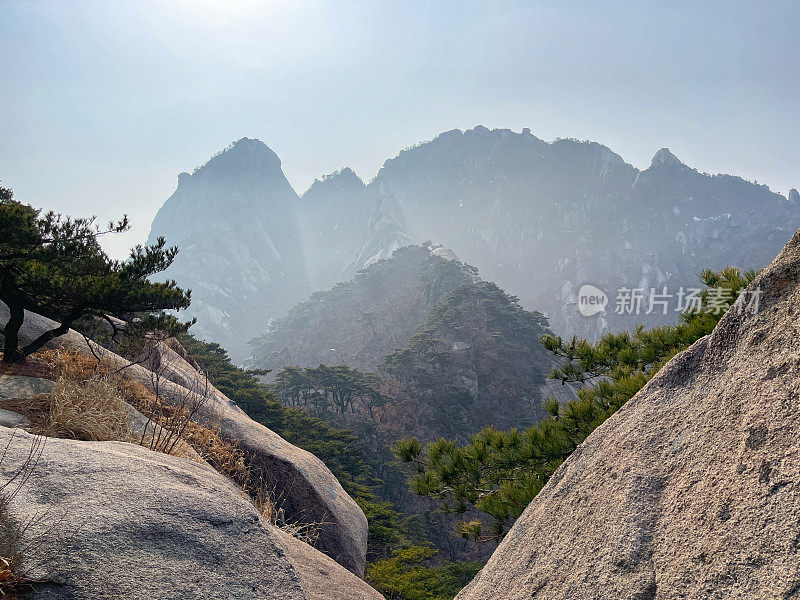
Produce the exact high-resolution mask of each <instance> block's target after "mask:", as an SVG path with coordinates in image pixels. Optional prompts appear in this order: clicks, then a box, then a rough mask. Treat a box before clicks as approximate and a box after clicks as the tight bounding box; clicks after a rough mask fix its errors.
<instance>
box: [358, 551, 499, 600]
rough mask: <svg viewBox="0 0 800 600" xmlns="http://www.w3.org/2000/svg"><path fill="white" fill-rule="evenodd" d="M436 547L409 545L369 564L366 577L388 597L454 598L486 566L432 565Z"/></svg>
mask: <svg viewBox="0 0 800 600" xmlns="http://www.w3.org/2000/svg"><path fill="white" fill-rule="evenodd" d="M435 555H436V550H434V549H432V548H429V547H427V546H407V547H404V548H401V549H399V550H396V551H395V552H394V553H393V554H392V556H391V557H390V558H387V559H384V560H381V561H378V562H376V563H373V564H370V565H368V566H367V575H366V580H367V582H369V583H370V585H372V586H373V587H374V588H375V589H377V590H378V591H379V592H381V593H382V594H383V595H384V597H385V598H386V599H387V600H451V599H452V598H453V597H454V596H455V595H456V594H457V593H458V592H459V591H461V589H462V588H463V587H464V586H466V585H467V584H468V583H469V582H470V581H472V578H473V577H475V575H476V574H477V573H478V571H480V570H481V568H482V567H483V564H484V563H483V562H482V561H469V562H467V561H458V562H449V561H448V562H445V563H443V564H440V565H433V564H432V561H431V559H432V558H433V557H434V556H435Z"/></svg>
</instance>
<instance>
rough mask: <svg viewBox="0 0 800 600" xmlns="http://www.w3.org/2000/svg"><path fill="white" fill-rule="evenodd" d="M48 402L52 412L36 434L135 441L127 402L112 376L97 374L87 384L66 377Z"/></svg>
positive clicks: (78, 438)
mask: <svg viewBox="0 0 800 600" xmlns="http://www.w3.org/2000/svg"><path fill="white" fill-rule="evenodd" d="M40 398H41V397H40ZM44 400H45V401H46V402H47V403H48V404H49V406H48V408H49V413H48V416H47V419H46V421H45V422H44V423H42V424H41V425H39V426H38V427H35V428H34V433H38V434H40V435H44V436H47V437H60V438H72V439H76V440H91V441H98V442H105V441H115V440H116V441H122V442H129V441H132V440H133V436H132V434H131V430H130V427H129V426H128V413H127V412H126V410H125V403H124V402H123V400H122V398H120V397H119V389H118V386H117V385H115V384H114V383H113V382H112V381H109V379H108V377H105V376H102V375H93V376H92V377H90V378H89V379H87V380H86V381H76V380H74V379H71V378H68V377H66V376H64V375H62V376H61V377H60V378H59V380H58V382H57V384H56V389H55V390H53V393H52V394H48V395H47V396H44Z"/></svg>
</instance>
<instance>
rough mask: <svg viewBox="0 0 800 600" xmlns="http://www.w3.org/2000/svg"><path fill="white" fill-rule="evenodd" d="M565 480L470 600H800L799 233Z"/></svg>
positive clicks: (527, 518)
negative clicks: (748, 298)
mask: <svg viewBox="0 0 800 600" xmlns="http://www.w3.org/2000/svg"><path fill="white" fill-rule="evenodd" d="M750 289H751V290H756V289H761V290H762V292H763V296H762V297H761V299H760V306H759V309H760V310H759V312H758V313H757V314H755V315H754V314H749V313H747V312H744V313H742V314H739V312H738V311H737V310H736V309H735V308H734V309H732V310H731V311H729V312H728V314H727V315H726V316H725V317H724V318H723V319H722V320H721V321H720V323H719V324H718V325H717V327H716V329H715V330H714V331H713V332H712V333H711V335H710V336H707V337H706V338H703V339H701V340H699V341H698V342H696V343H695V344H694V345H693V346H692V347H691V348H689V349H688V350H686V351H685V352H683V353H682V354H680V355H678V356H677V357H676V358H675V359H673V360H672V361H670V362H669V363H668V364H667V365H666V366H665V367H664V368H663V369H662V370H661V372H660V373H659V374H658V375H657V376H656V377H654V378H653V379H652V380H651V381H650V383H649V384H648V385H647V386H645V387H644V388H643V389H642V390H641V391H640V392H639V393H638V394H637V395H636V396H635V397H634V398H633V399H631V400H630V401H629V402H628V403H627V404H626V405H625V406H624V407H623V408H622V409H621V410H620V411H619V412H618V413H617V414H616V415H614V416H613V417H611V418H610V419H609V420H608V421H606V422H605V423H604V424H603V425H601V426H600V427H599V428H598V429H597V430H596V431H595V432H594V433H592V435H591V436H590V437H589V438H588V439H587V440H586V441H585V442H584V443H583V444H582V445H581V446H580V447H579V448H578V449H577V450H576V451H575V452H574V453H573V455H572V456H571V457H570V458H569V459H568V460H567V461H566V462H565V463H564V464H563V465H562V467H561V468H560V469H559V470H558V471H557V472H556V473H555V474H554V475H553V477H552V479H551V480H550V482H549V483H548V484H547V486H545V488H544V489H543V490H542V492H541V493H540V494H539V495H538V496H537V497H536V499H535V500H534V501H533V502H532V503H531V504H530V506H528V508H527V509H526V510H525V512H524V513H523V515H522V516H521V517H520V518H519V520H518V521H517V523H516V524H515V525H514V527H513V528H512V530H511V531H510V532H509V534H508V536H507V537H506V538H505V539H504V540H503V542H502V543H501V544H500V546H499V547H498V549H497V550H496V552H495V553H494V555H493V556H492V558H491V559H490V561H489V562H488V564H487V565H486V567H485V568H484V569H483V570H482V571H481V572H480V573H479V574H478V575H477V577H476V578H475V580H474V581H473V582H472V583H471V584H470V585H469V586H467V587H466V588H465V589H464V590H463V591H462V592H461V593H460V594H459V595H458V600H521V599H523V598H525V599H528V600H530V599H531V598H533V599H535V600H545V599H552V600H563V599H566V598H570V599H579V598H580V599H582V600H589V599H598V600H599V599H611V598H613V599H615V600H617V599H619V600H634V599H637V600H647V599H658V600H668V599H669V600H672V599H676V600H677V599H687V600H689V599H692V600H694V599H697V598H704V599H719V600H722V599H728V598H737V599H753V600H756V599H762V598H781V599H789V598H798V597H800V516H799V515H800V438H799V437H798V431H800V320H799V319H798V317H800V308H798V307H800V233H798V234H795V236H794V238H793V239H792V240H791V241H790V242H789V244H788V245H787V246H786V248H785V249H784V250H783V252H782V253H781V254H780V255H779V256H778V258H776V259H775V261H774V262H773V263H772V264H771V265H770V266H769V267H768V268H767V269H766V270H765V271H764V272H763V273H762V274H761V275H760V276H759V277H758V278H757V279H756V280H755V281H754V282H753V284H752V286H751V288H750Z"/></svg>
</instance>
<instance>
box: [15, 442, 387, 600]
mask: <svg viewBox="0 0 800 600" xmlns="http://www.w3.org/2000/svg"><path fill="white" fill-rule="evenodd" d="M32 444H33V436H31V435H29V434H27V433H25V432H20V431H18V430H16V431H12V430H10V429H7V428H2V427H0V446H2V447H3V448H7V450H6V452H5V453H4V456H3V460H2V464H0V471H2V476H3V477H4V478H9V477H11V476H13V475H14V474H15V473H16V472H18V471H19V470H20V469H21V468H23V466H24V465H25V462H26V461H27V459H28V457H29V453H30V449H31V447H32ZM34 458H35V460H34V462H33V463H32V464H30V465H28V466H27V467H26V473H27V479H26V480H25V483H24V485H22V486H20V487H19V490H18V491H17V492H16V493H15V494H14V496H13V498H12V500H11V504H10V508H9V512H10V514H11V515H12V517H13V518H15V519H16V520H17V521H18V522H20V523H26V524H27V527H26V529H25V533H24V537H23V540H22V544H23V546H26V548H27V549H26V551H25V557H26V559H27V563H26V565H25V567H26V568H27V569H28V572H27V575H28V576H29V577H30V578H32V579H35V580H39V581H40V583H36V584H35V585H34V586H33V591H32V592H29V593H28V594H27V596H26V597H30V598H32V599H33V600H61V599H64V600H67V599H69V600H79V599H87V600H88V599H92V600H112V599H113V600H116V599H118V598H126V599H131V600H138V599H141V600H144V599H150V598H158V599H160V600H170V599H176V600H177V599H179V598H181V599H183V598H193V599H204V598H208V599H209V600H210V599H215V600H216V599H218V598H237V599H242V600H244V599H249V600H328V599H329V598H332V596H330V595H327V594H326V593H324V592H323V591H321V590H320V589H319V588H320V586H319V584H318V578H319V577H320V569H323V570H324V571H325V573H326V575H327V576H328V577H329V579H330V581H331V586H330V587H331V589H352V590H357V591H358V592H359V593H358V594H354V595H352V596H351V595H343V596H339V598H345V597H348V598H358V599H362V598H363V599H365V600H366V599H369V600H380V599H381V596H380V594H378V593H377V592H374V591H373V592H372V594H369V593H367V591H366V590H364V587H365V586H366V584H365V583H364V582H363V581H361V580H359V579H358V578H357V577H356V576H355V575H353V574H351V573H350V572H348V571H347V570H345V569H344V568H342V567H341V566H340V565H338V564H337V563H335V562H334V561H333V560H331V559H329V558H327V557H325V556H324V555H322V554H320V553H319V552H318V551H316V550H314V549H313V548H311V547H310V546H306V545H305V544H303V543H302V542H300V541H299V540H294V539H292V540H287V539H285V537H284V535H285V534H282V532H280V531H279V530H277V529H276V528H274V527H272V526H271V525H268V524H266V523H265V522H264V521H263V520H262V519H261V518H260V517H259V515H258V513H257V512H256V510H255V508H254V507H253V505H252V504H251V503H250V502H249V501H248V500H247V499H246V498H245V497H243V496H242V494H241V492H240V491H239V490H238V489H237V488H236V487H235V486H234V485H233V484H232V483H230V482H229V481H228V480H227V479H226V478H225V477H223V476H222V475H220V474H219V473H217V472H216V471H215V470H213V469H212V468H211V467H209V466H208V465H205V464H200V463H194V462H190V461H187V460H183V459H179V458H176V457H173V456H168V455H165V454H160V453H155V452H150V451H149V450H146V449H144V448H142V447H139V446H135V445H132V444H128V443H124V442H79V441H74V440H64V439H51V438H48V439H47V441H46V443H45V444H44V447H43V449H42V453H41V456H39V457H38V458H36V456H35V457H34ZM301 547H302V548H301Z"/></svg>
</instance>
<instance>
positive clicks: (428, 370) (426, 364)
mask: <svg viewBox="0 0 800 600" xmlns="http://www.w3.org/2000/svg"><path fill="white" fill-rule="evenodd" d="M549 331H550V330H549V328H548V324H547V319H545V317H544V316H543V315H542V314H541V313H538V312H529V311H526V310H524V309H523V308H522V307H520V306H519V304H518V302H517V299H516V298H515V297H513V296H509V295H508V294H506V293H505V292H504V291H503V290H501V289H500V288H498V287H497V286H496V285H495V284H493V283H490V282H485V281H479V282H477V283H470V284H468V285H464V286H461V287H459V288H457V289H455V290H453V291H452V292H450V293H449V294H447V295H446V296H445V297H444V298H443V299H442V300H441V301H440V302H438V303H437V304H436V306H434V307H433V309H432V310H431V313H430V315H429V317H428V319H427V320H426V321H425V324H424V325H423V327H421V328H420V330H419V331H418V332H417V333H416V334H415V335H414V337H413V338H412V339H411V341H410V343H409V344H408V345H407V346H406V347H405V348H402V349H400V350H397V351H395V352H394V353H392V354H390V355H389V356H387V357H386V360H385V361H384V363H383V365H382V366H381V371H382V373H384V375H385V376H386V377H387V378H389V379H390V380H393V381H394V386H393V387H394V388H395V389H396V391H395V396H397V397H400V398H406V402H407V403H408V404H409V412H414V413H416V414H415V420H416V422H417V423H418V431H419V434H418V435H420V436H422V437H427V439H435V438H437V437H440V436H449V437H455V438H458V439H461V440H463V441H466V439H467V436H468V435H469V434H471V433H474V432H476V431H478V430H479V429H481V427H484V426H486V425H489V424H495V425H498V426H500V427H509V426H510V425H511V424H517V423H524V424H532V423H534V422H536V421H538V420H539V419H540V418H541V417H542V416H544V411H542V409H541V408H540V406H539V404H540V401H541V393H542V392H541V386H542V384H544V382H545V373H546V372H547V371H548V370H549V369H550V368H552V366H553V365H554V363H553V360H552V358H551V357H550V356H549V355H548V354H547V352H546V351H545V350H544V348H542V346H541V344H540V343H539V338H540V337H541V336H543V335H545V334H547V333H549ZM409 416H411V415H409Z"/></svg>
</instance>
